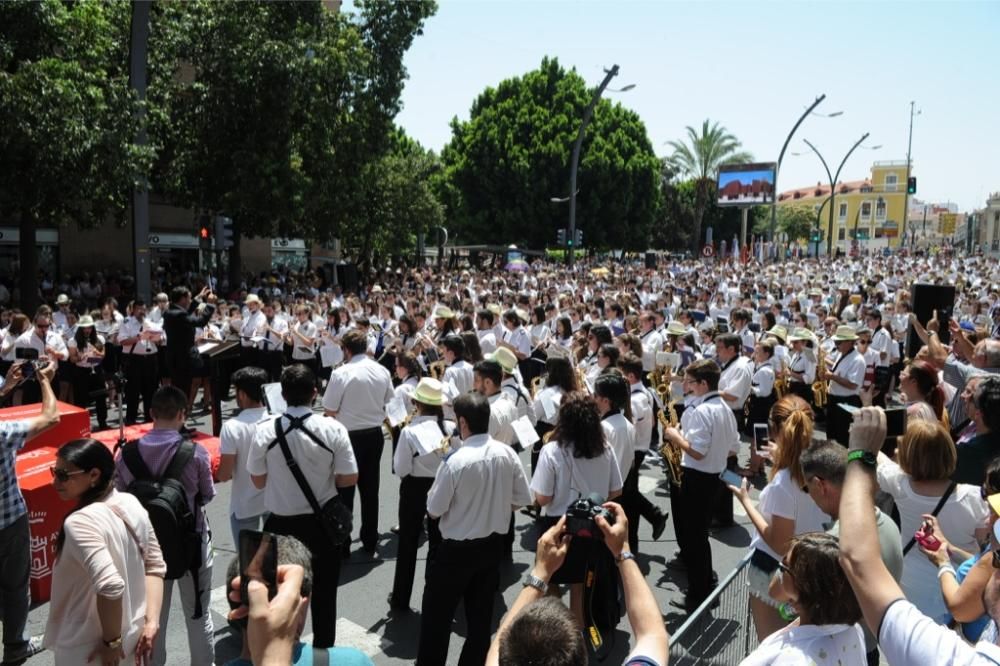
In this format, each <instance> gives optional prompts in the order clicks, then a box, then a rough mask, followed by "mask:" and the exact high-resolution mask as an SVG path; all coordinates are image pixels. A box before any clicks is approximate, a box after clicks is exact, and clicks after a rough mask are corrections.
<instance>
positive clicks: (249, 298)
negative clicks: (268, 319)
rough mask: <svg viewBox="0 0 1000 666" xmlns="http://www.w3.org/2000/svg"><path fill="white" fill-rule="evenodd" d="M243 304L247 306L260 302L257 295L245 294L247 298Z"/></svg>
mask: <svg viewBox="0 0 1000 666" xmlns="http://www.w3.org/2000/svg"><path fill="white" fill-rule="evenodd" d="M243 302H244V303H246V304H247V305H250V304H251V303H260V302H261V301H260V296H258V295H257V294H247V297H246V299H245V300H244V301H243Z"/></svg>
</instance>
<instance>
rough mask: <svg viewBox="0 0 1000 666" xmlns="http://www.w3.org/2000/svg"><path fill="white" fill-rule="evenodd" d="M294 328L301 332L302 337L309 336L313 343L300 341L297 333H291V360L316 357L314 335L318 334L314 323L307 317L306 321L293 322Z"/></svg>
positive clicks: (306, 359) (304, 359) (305, 359)
mask: <svg viewBox="0 0 1000 666" xmlns="http://www.w3.org/2000/svg"><path fill="white" fill-rule="evenodd" d="M294 328H295V330H296V331H298V332H299V333H301V334H302V336H303V337H306V338H310V339H312V340H313V344H311V345H307V344H306V343H304V342H302V339H301V338H299V337H298V336H297V335H295V334H292V360H293V361H308V360H309V359H311V358H315V357H316V342H315V340H316V337H317V336H318V335H319V330H318V329H317V328H316V324H314V323H312V322H311V321H309V320H308V319H307V320H306V321H297V322H295V327H294Z"/></svg>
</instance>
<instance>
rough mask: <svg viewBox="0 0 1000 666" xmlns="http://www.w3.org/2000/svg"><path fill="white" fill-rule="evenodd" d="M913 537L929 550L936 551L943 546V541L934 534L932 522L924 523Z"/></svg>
mask: <svg viewBox="0 0 1000 666" xmlns="http://www.w3.org/2000/svg"><path fill="white" fill-rule="evenodd" d="M913 538H914V539H915V540H916V542H917V543H919V544H920V545H921V546H923V547H924V548H926V549H927V550H931V551H934V550H937V549H938V548H940V547H941V542H940V541H938V539H937V537H935V536H934V533H933V530H932V528H931V525H930V523H924V524H923V526H922V527H921V528H920V529H919V530H917V531H916V533H915V534H914V535H913Z"/></svg>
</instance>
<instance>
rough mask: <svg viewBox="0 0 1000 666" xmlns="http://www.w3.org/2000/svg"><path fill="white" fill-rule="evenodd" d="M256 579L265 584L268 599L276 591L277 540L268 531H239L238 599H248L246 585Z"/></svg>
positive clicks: (244, 600)
mask: <svg viewBox="0 0 1000 666" xmlns="http://www.w3.org/2000/svg"><path fill="white" fill-rule="evenodd" d="M251 580H257V581H260V582H262V583H264V585H266V586H267V595H268V599H273V598H274V595H275V594H277V592H278V540H277V537H276V536H275V535H274V534H271V533H269V532H257V531H255V530H243V531H242V532H240V599H242V600H243V603H246V601H247V599H249V598H250V597H249V595H248V592H247V586H248V585H249V584H250V581H251Z"/></svg>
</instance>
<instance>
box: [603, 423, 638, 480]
mask: <svg viewBox="0 0 1000 666" xmlns="http://www.w3.org/2000/svg"><path fill="white" fill-rule="evenodd" d="M601 426H602V427H603V428H604V439H605V440H606V441H607V443H608V446H610V447H611V448H612V449H614V451H615V458H616V459H617V460H618V467H619V469H620V470H621V477H622V478H623V479H624V478H626V477H627V476H628V473H629V472H630V471H631V470H632V465H634V464H635V426H633V425H632V424H631V423H629V422H628V419H627V418H625V415H624V414H622V413H621V412H616V413H615V414H612V415H611V416H608V417H606V418H604V419H601Z"/></svg>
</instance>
